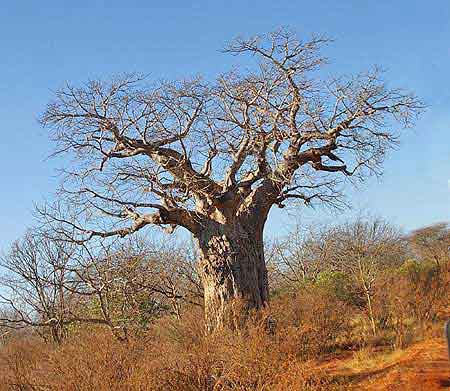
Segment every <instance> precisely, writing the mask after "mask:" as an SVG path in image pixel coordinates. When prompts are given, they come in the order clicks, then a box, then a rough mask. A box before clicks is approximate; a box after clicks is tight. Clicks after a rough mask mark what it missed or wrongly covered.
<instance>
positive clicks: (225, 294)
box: [196, 222, 268, 332]
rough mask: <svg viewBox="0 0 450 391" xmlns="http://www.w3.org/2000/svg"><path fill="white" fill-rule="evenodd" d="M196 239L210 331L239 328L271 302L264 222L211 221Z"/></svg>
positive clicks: (207, 322)
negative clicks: (265, 254)
mask: <svg viewBox="0 0 450 391" xmlns="http://www.w3.org/2000/svg"><path fill="white" fill-rule="evenodd" d="M196 240H197V244H198V248H199V273H200V276H201V279H202V283H203V288H204V297H205V320H206V329H207V332H211V331H213V330H215V329H217V328H221V327H231V328H232V329H236V328H239V327H240V326H242V323H243V322H245V320H246V318H247V316H248V315H249V313H250V312H251V311H252V310H258V309H261V308H263V307H264V306H265V305H266V304H267V301H268V280H267V268H266V264H265V259H264V246H263V224H242V223H241V222H235V223H233V224H221V223H218V222H210V223H208V225H207V226H205V227H203V228H202V229H201V231H200V232H199V233H198V234H197V235H196Z"/></svg>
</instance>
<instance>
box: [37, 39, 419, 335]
mask: <svg viewBox="0 0 450 391" xmlns="http://www.w3.org/2000/svg"><path fill="white" fill-rule="evenodd" d="M327 42H328V40H326V39H324V38H321V37H313V38H312V39H310V40H308V41H304V42H302V41H300V40H298V39H297V38H296V37H295V36H294V35H293V34H291V33H289V32H287V31H285V30H280V31H278V32H275V33H272V34H269V35H267V36H263V37H255V38H251V39H236V40H235V41H233V42H232V43H231V44H230V45H229V46H228V47H227V48H226V50H225V51H226V52H227V53H230V54H235V55H244V54H248V55H251V56H252V57H253V58H254V59H256V61H257V65H256V67H253V68H254V70H252V71H246V72H238V71H232V72H229V73H226V74H223V75H220V76H219V77H218V78H217V80H216V81H215V82H212V83H209V82H206V81H203V80H201V79H199V78H195V79H191V80H183V81H181V82H163V83H158V84H155V85H153V86H146V85H144V83H143V81H142V80H141V79H140V78H139V77H136V76H125V77H123V78H119V79H115V80H113V81H111V82H101V81H91V82H89V83H88V84H86V85H85V86H84V87H82V88H74V87H71V86H67V87H66V88H63V89H62V90H60V91H59V92H58V93H57V95H56V100H55V101H54V102H53V103H51V104H50V105H49V106H48V107H47V110H46V111H45V113H44V114H43V117H42V122H43V124H44V125H46V126H48V127H49V128H50V129H51V134H52V136H53V138H54V139H55V140H56V142H57V143H58V148H57V151H58V152H59V153H71V154H72V156H73V157H75V162H74V163H73V165H72V166H71V168H70V169H69V170H67V181H66V182H65V183H64V185H63V187H62V189H61V190H62V194H64V197H65V200H66V201H67V203H69V204H70V205H71V206H72V207H73V208H75V209H76V212H77V213H76V214H75V218H67V217H65V216H64V215H61V214H60V213H59V212H60V210H50V209H47V210H44V211H42V212H43V214H44V215H46V216H47V217H48V218H49V219H50V218H51V219H52V220H53V221H57V222H58V224H60V223H63V224H65V225H66V227H67V229H68V231H70V232H71V235H70V236H72V237H73V239H74V240H75V241H77V242H82V241H86V240H89V239H92V238H94V237H111V236H114V235H119V236H126V235H129V234H132V233H134V232H137V231H139V230H141V229H142V228H144V227H145V226H148V225H160V226H166V227H169V228H171V229H172V228H175V227H178V226H180V227H184V228H185V229H187V230H188V231H190V232H191V233H192V235H193V237H194V238H195V241H196V243H197V246H198V254H199V271H200V275H201V279H202V283H203V286H204V295H205V313H206V323H207V328H208V329H209V330H212V329H214V328H215V327H217V326H219V325H223V324H224V323H226V322H227V319H226V315H225V314H226V313H230V311H228V309H229V308H228V307H229V304H230V303H231V302H233V301H234V299H239V301H241V302H242V303H243V304H244V305H243V306H240V308H241V307H242V308H243V310H244V311H245V312H246V311H248V310H250V309H258V308H261V307H263V306H265V305H266V303H267V300H268V281H267V270H266V265H265V260H264V252H263V229H264V225H265V222H266V220H267V216H268V213H269V211H270V209H271V208H272V207H273V206H275V205H277V206H279V207H283V206H284V203H285V202H287V201H290V200H297V201H301V202H304V203H305V204H308V205H309V204H312V203H313V202H316V201H317V202H318V203H328V204H329V203H332V204H337V203H338V202H339V199H340V196H341V190H342V188H341V186H340V184H341V179H344V178H350V177H353V178H356V179H363V178H364V177H365V175H366V174H368V173H380V168H381V164H382V162H383V159H384V156H385V153H386V152H387V150H388V149H390V148H391V147H392V146H394V145H396V143H397V141H398V137H397V136H398V133H397V131H396V130H395V129H396V125H398V126H400V127H406V126H409V125H411V123H412V120H413V119H414V118H415V116H416V114H417V113H418V112H420V111H421V109H422V104H421V103H420V101H419V100H418V99H417V98H416V97H415V96H414V95H411V94H407V93H404V92H402V91H401V90H397V89H389V88H387V87H386V85H385V84H384V83H383V82H382V80H381V78H380V72H378V71H377V70H375V71H373V72H368V73H364V74H360V75H357V76H355V77H351V78H336V79H332V80H322V79H320V78H319V75H318V73H317V71H318V70H319V69H320V68H321V66H322V65H323V64H324V63H325V59H324V58H323V57H322V56H321V55H320V53H319V49H320V48H321V46H322V45H324V44H326V43H327ZM72 234H73V235H72ZM231 312H232V311H231Z"/></svg>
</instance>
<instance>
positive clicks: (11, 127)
mask: <svg viewBox="0 0 450 391" xmlns="http://www.w3.org/2000/svg"><path fill="white" fill-rule="evenodd" d="M286 25H287V26H289V27H291V28H292V29H295V30H296V31H297V32H298V33H299V34H309V33H312V32H317V33H325V34H327V35H328V36H330V37H332V38H334V39H335V40H336V41H335V43H334V44H333V45H332V46H331V47H330V48H329V50H327V52H326V54H327V55H328V56H329V57H330V59H331V60H332V64H331V69H333V70H334V71H336V73H350V72H355V71H360V70H364V69H366V68H367V67H368V66H370V65H372V64H379V65H382V66H384V67H385V68H387V69H388V74H387V78H388V79H389V80H390V81H391V82H392V84H393V85H398V86H403V87H406V88H409V89H411V90H413V91H415V92H416V93H417V94H418V95H419V96H420V97H422V98H423V99H424V100H425V101H426V103H427V104H428V105H429V106H430V108H429V110H428V112H427V113H426V115H424V116H423V118H422V120H421V121H420V122H419V123H418V125H417V127H416V129H415V130H414V131H410V132H408V133H407V134H405V135H404V138H403V144H402V146H401V149H400V150H399V151H397V152H394V153H393V154H391V156H390V157H389V159H388V160H387V162H386V165H385V176H384V178H383V179H382V181H380V182H377V181H375V180H371V181H369V182H368V183H367V185H366V186H364V187H362V188H361V189H359V190H358V191H351V192H350V200H351V201H352V203H353V205H355V206H356V207H357V208H368V209H370V210H371V211H372V212H373V213H375V214H380V215H382V216H384V217H386V218H388V219H391V220H392V221H394V222H395V223H398V224H400V225H402V226H403V227H404V228H405V229H412V228H415V227H418V226H420V225H424V224H428V223H432V222H435V221H442V220H450V182H449V181H450V1H449V0H430V1H423V0H415V1H414V0H413V1H411V0H409V1H406V0H397V1H392V0H391V1H387V0H378V1H376V2H374V1H361V0H353V1H350V0H349V1H336V0H321V1H299V0H297V1H293V0H277V1H274V0H270V1H266V0H259V1H252V2H250V1H242V0H240V1H235V0H228V1H195V2H194V1H192V2H190V1H177V0H173V1H164V2H160V1H158V2H157V1H143V0H142V1H131V0H129V1H116V0H109V1H98V0H89V1H87V0H85V1H80V0H77V1H70V2H69V1H55V0H43V1H39V2H38V1H9V2H5V3H4V4H3V6H2V8H1V10H0V40H1V46H0V47H1V50H2V53H1V61H0V135H1V138H0V169H1V171H0V179H1V181H0V186H1V187H0V189H1V192H0V198H1V202H0V246H5V245H7V244H8V243H9V242H10V241H11V240H13V239H15V238H16V237H17V236H18V235H20V234H21V233H22V232H23V231H24V229H25V228H26V227H27V225H29V224H31V222H32V219H31V212H32V209H33V202H34V201H40V200H42V199H43V197H45V196H49V195H51V194H52V192H53V191H54V189H55V187H56V182H57V181H56V179H55V177H54V175H55V172H54V169H55V166H56V164H55V162H52V161H45V160H44V159H45V157H46V155H47V154H48V153H49V152H50V150H51V144H50V143H49V141H48V139H47V136H46V134H45V131H44V130H42V129H41V128H40V126H39V124H38V123H37V121H36V118H37V116H38V115H39V113H40V112H41V111H42V110H43V108H44V106H45V104H46V103H47V102H48V101H49V100H50V99H51V96H52V90H55V89H56V88H58V87H59V86H61V84H62V83H63V82H64V81H66V80H69V81H73V82H81V81H84V80H86V79H87V78H89V77H102V76H108V75H111V74H113V73H117V72H124V71H138V72H143V73H149V74H150V75H151V76H153V77H155V78H162V77H163V78H177V77H182V76H186V75H192V74H197V73H201V74H204V75H206V76H207V77H212V76H214V75H215V74H217V73H218V72H221V71H224V70H226V69H227V68H228V67H229V66H230V64H231V62H232V61H233V58H230V57H228V56H226V55H224V54H221V53H220V52H219V49H220V48H221V47H222V45H223V44H224V43H225V42H226V41H227V40H229V39H230V38H232V37H234V36H236V35H238V34H245V35H248V34H256V33H264V32H268V31H271V30H273V29H276V28H277V27H280V26H286ZM299 215H300V216H301V218H303V219H305V220H307V221H313V220H314V219H316V218H317V219H319V218H323V216H324V213H323V212H320V211H319V212H316V211H315V212H312V211H309V212H307V213H305V212H303V211H300V212H299ZM282 216H283V215H282V214H280V213H279V212H275V213H273V214H272V216H271V218H270V221H269V231H270V232H271V233H273V234H275V233H276V232H277V230H279V229H281V228H282V227H283V226H284V224H285V222H286V221H293V219H294V217H293V216H292V213H291V214H290V215H289V217H286V218H283V217H282ZM286 216H287V215H286Z"/></svg>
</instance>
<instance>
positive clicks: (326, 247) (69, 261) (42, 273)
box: [0, 218, 450, 390]
mask: <svg viewBox="0 0 450 391" xmlns="http://www.w3.org/2000/svg"><path fill="white" fill-rule="evenodd" d="M449 239H450V232H449V229H448V226H447V225H446V224H436V225H434V226H430V227H426V228H423V229H420V230H417V231H415V232H412V233H408V234H404V233H402V232H400V231H399V230H398V229H397V228H396V227H394V226H392V225H391V224H389V223H387V222H385V221H382V220H380V219H373V218H368V219H363V218H361V219H357V220H353V221H349V222H348V223H345V224H341V225H323V226H320V227H317V226H316V227H311V228H309V229H303V230H300V229H298V230H294V231H293V232H292V233H291V234H290V235H288V236H287V237H285V238H282V239H279V240H277V241H275V242H272V243H270V244H269V245H268V246H267V248H266V254H267V258H268V269H269V285H270V297H271V299H270V305H269V306H268V307H267V308H265V309H264V310H263V311H260V312H255V313H253V314H252V316H251V317H250V319H245V321H244V320H242V321H241V320H240V319H239V314H240V313H241V311H239V310H237V311H236V316H234V319H235V321H236V322H237V323H238V324H239V327H237V328H222V329H218V330H215V331H214V332H212V333H205V324H204V311H203V308H202V307H203V299H202V296H203V292H202V288H201V284H200V283H199V278H198V275H197V273H196V268H195V263H194V260H195V253H194V252H193V251H192V250H191V246H190V245H189V243H184V244H180V243H165V244H164V245H163V244H160V243H159V244H158V243H149V242H148V241H146V240H144V239H143V237H141V238H135V239H133V240H131V239H130V240H121V241H119V240H115V241H113V242H112V243H109V245H108V246H107V245H106V244H103V245H102V246H101V247H97V248H95V249H94V248H87V247H86V246H85V247H84V248H83V249H80V248H79V246H71V245H68V244H67V243H66V242H64V241H58V240H55V239H54V238H52V239H51V238H49V237H48V235H44V233H43V232H38V231H35V232H34V234H31V233H30V234H29V235H27V236H26V237H25V238H23V239H21V240H20V241H18V242H17V243H16V244H14V246H13V247H12V249H11V251H10V253H8V254H6V255H4V256H3V257H2V265H3V267H4V270H6V272H5V273H4V274H3V276H2V279H1V282H2V290H1V292H2V302H3V305H2V316H1V318H2V328H1V330H2V331H1V336H2V337H1V338H2V339H1V349H0V378H1V379H2V381H1V382H0V383H1V384H2V385H1V387H2V388H1V389H5V390H14V389H16V390H46V389H51V390H115V389H117V390H121V389H123V390H135V389H136V390H333V389H347V388H348V389H350V388H351V387H352V386H353V387H356V388H355V389H358V388H357V387H358V386H357V384H355V379H352V378H351V377H349V376H345V375H341V374H339V372H336V371H330V370H329V369H328V367H327V365H326V363H329V362H332V361H336V362H339V360H341V359H343V358H345V359H347V365H350V366H357V367H358V366H359V367H364V366H368V365H370V363H371V362H374V361H376V360H383V357H385V356H386V355H389V354H391V355H392V354H393V355H395V354H396V352H401V351H402V349H405V348H407V347H408V346H409V345H411V344H413V343H414V342H417V341H418V340H421V339H424V338H428V337H431V336H436V335H440V334H441V330H442V325H443V320H444V319H445V317H446V316H448V315H449V313H448V312H449V307H450V302H449V301H450V295H449V294H448V292H449V288H450V262H449V261H450V259H449V251H448V248H449V244H450V242H449ZM235 306H236V307H238V306H239V303H238V302H236V303H235ZM231 317H233V316H232V315H231ZM359 389H360V388H359Z"/></svg>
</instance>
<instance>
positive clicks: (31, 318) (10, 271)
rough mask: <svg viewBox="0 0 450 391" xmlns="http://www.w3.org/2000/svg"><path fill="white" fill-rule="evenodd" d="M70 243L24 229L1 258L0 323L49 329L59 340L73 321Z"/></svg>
mask: <svg viewBox="0 0 450 391" xmlns="http://www.w3.org/2000/svg"><path fill="white" fill-rule="evenodd" d="M72 254H73V245H70V244H67V243H66V242H62V241H52V240H49V239H47V238H45V237H42V236H41V235H37V234H32V233H31V232H29V233H27V234H26V235H25V236H24V237H23V238H22V239H21V240H18V241H16V242H15V243H14V244H13V246H12V248H11V250H10V252H9V253H8V254H7V255H4V256H2V257H1V258H0V267H1V268H2V269H3V270H2V275H1V276H0V286H1V292H0V303H1V304H2V305H3V306H4V311H3V313H2V314H1V315H0V326H3V327H8V328H15V329H18V328H25V327H34V328H36V329H37V330H42V331H43V332H42V333H41V334H42V335H43V336H46V333H47V331H48V330H49V331H50V335H51V338H52V339H53V341H55V342H57V343H60V342H61V341H62V339H63V338H64V336H65V335H66V332H67V326H68V325H69V324H70V323H72V319H71V308H73V306H74V305H76V301H77V298H76V297H75V296H74V295H73V294H72V292H71V290H70V289H68V282H69V281H71V280H72V279H73V274H72V272H71V268H70V262H71V256H72Z"/></svg>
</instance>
